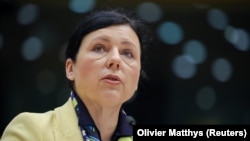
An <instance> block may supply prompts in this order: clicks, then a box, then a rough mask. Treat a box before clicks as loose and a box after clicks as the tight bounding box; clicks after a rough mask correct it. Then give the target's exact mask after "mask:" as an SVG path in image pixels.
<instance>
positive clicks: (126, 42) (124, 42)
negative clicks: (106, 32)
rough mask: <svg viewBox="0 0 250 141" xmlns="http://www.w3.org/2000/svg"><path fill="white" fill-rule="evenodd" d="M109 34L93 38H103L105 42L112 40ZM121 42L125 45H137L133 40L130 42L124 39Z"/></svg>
mask: <svg viewBox="0 0 250 141" xmlns="http://www.w3.org/2000/svg"><path fill="white" fill-rule="evenodd" d="M109 38H110V37H109V36H97V37H95V38H94V39H92V41H96V40H102V41H104V42H109V43H110V42H111V40H109ZM121 44H123V45H129V46H133V47H135V48H136V45H135V44H134V43H133V42H130V41H128V40H125V41H122V42H121Z"/></svg>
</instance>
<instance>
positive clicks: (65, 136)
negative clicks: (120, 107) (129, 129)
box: [1, 99, 132, 141]
mask: <svg viewBox="0 0 250 141" xmlns="http://www.w3.org/2000/svg"><path fill="white" fill-rule="evenodd" d="M1 141H83V138H82V134H81V132H80V129H79V126H78V119H77V116H76V114H75V110H74V107H73V105H72V102H71V100H70V99H68V101H67V102H66V103H65V104H64V105H62V106H61V107H58V108H55V109H54V110H53V111H48V112H46V113H28V112H24V113H21V114H19V115H17V116H16V117H15V118H14V119H13V120H12V121H11V122H10V123H9V124H8V125H7V127H6V128H5V130H4V132H3V134H2V137H1ZM119 141H132V137H123V138H120V139H119Z"/></svg>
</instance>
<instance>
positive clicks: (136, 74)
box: [130, 67, 140, 87]
mask: <svg viewBox="0 0 250 141" xmlns="http://www.w3.org/2000/svg"><path fill="white" fill-rule="evenodd" d="M130 75H131V81H132V83H133V84H135V85H136V87H137V84H138V81H139V77H140V68H139V67H135V68H134V69H132V71H131V72H130Z"/></svg>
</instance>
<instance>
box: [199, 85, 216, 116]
mask: <svg viewBox="0 0 250 141" xmlns="http://www.w3.org/2000/svg"><path fill="white" fill-rule="evenodd" d="M215 102H216V94H215V91H214V89H213V88H212V87H210V86H204V87H202V88H200V89H199V90H198V92H197V95H196V103H197V105H198V107H199V108H200V109H201V110H204V111H207V110H210V109H211V108H212V107H213V106H214V104H215Z"/></svg>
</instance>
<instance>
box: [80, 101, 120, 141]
mask: <svg viewBox="0 0 250 141" xmlns="http://www.w3.org/2000/svg"><path fill="white" fill-rule="evenodd" d="M84 103H85V105H86V107H87V109H88V111H89V113H90V116H91V117H92V119H93V120H94V123H95V125H96V127H97V128H98V130H99V132H100V135H101V140H102V141H110V140H111V139H112V136H113V134H114V132H115V129H116V127H117V124H118V117H119V112H120V108H121V106H118V107H103V106H100V105H98V104H96V103H93V102H89V101H86V100H85V101H84Z"/></svg>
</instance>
